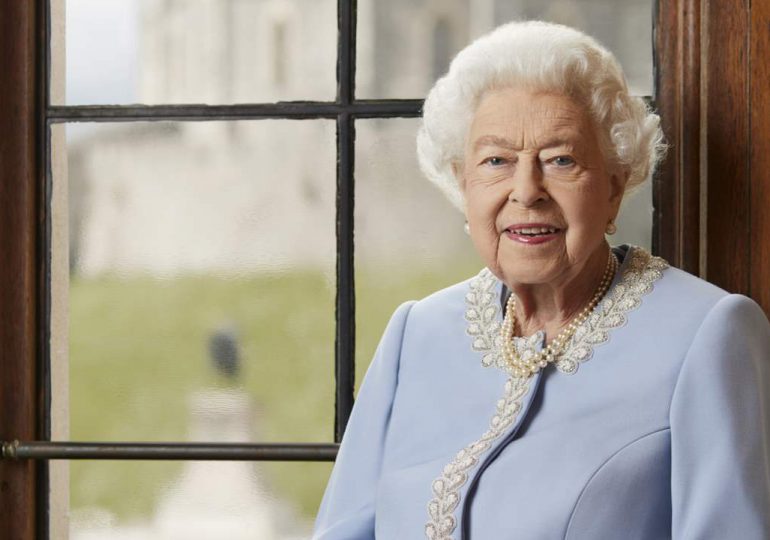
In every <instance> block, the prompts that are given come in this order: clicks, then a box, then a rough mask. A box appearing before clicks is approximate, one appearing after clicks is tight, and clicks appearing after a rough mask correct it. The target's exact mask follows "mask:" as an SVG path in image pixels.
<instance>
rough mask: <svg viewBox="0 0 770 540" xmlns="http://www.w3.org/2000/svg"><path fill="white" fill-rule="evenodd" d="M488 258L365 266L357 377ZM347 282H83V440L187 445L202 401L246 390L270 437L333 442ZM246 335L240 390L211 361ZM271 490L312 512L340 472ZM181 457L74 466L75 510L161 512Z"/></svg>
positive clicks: (284, 467)
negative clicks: (390, 340)
mask: <svg viewBox="0 0 770 540" xmlns="http://www.w3.org/2000/svg"><path fill="white" fill-rule="evenodd" d="M477 268H478V265H477V264H476V263H475V261H467V262H464V263H459V264H457V263H454V264H447V265H445V266H443V267H441V268H439V269H422V270H415V271H413V272H404V271H403V270H399V271H398V272H386V271H383V270H380V271H378V272H369V271H363V272H362V271H359V272H358V273H357V275H356V278H357V306H356V307H357V328H356V336H357V343H356V355H357V359H358V360H357V372H356V379H357V381H360V379H361V377H362V376H363V373H364V372H365V370H366V367H367V366H368V363H369V360H370V358H371V355H372V353H373V352H374V349H375V347H376V345H377V342H378V340H379V337H380V334H381V333H382V330H383V329H384V326H385V324H386V323H387V320H388V318H389V317H390V315H391V314H392V312H393V310H394V309H395V307H396V306H398V305H399V304H400V303H401V302H403V301H404V300H408V299H412V298H421V297H423V296H425V295H426V294H429V293H430V292H432V291H435V290H437V289H439V288H441V287H444V286H446V285H449V284H451V283H453V282H456V281H459V280H461V279H465V278H466V277H469V276H470V275H472V274H473V273H474V272H475V271H476V270H477ZM333 287H334V284H333V281H332V280H330V279H329V277H328V276H325V275H324V274H323V273H321V272H313V271H305V272H293V273H291V274H280V275H275V276H259V277H248V278H238V279H225V278H214V277H185V278H178V279H173V280H158V279H149V278H147V279H139V278H132V279H119V278H100V279H96V280H84V279H78V278H73V279H72V283H71V287H70V396H71V398H70V419H71V420H70V422H71V427H70V432H71V438H72V440H112V441H132V440H133V441H170V440H186V435H187V425H188V410H187V400H188V396H189V395H190V393H191V392H194V391H195V390H199V389H203V388H212V387H215V388H216V387H219V388H222V387H232V386H235V387H240V388H243V389H244V390H245V391H247V392H248V393H249V394H250V395H251V396H253V399H254V402H255V405H256V406H257V410H258V418H259V428H258V429H259V432H258V437H259V439H260V440H264V441H271V442H277V441H283V442H300V441H309V442H327V441H331V440H332V437H333V426H334V416H333V412H334V411H333V407H334V364H333V359H334V289H333ZM221 327H228V328H232V329H234V330H235V331H236V333H237V335H238V339H239V351H240V357H241V360H242V369H241V373H240V376H239V378H238V379H237V381H236V382H232V381H228V380H226V379H225V378H224V377H222V376H221V375H219V374H217V373H216V372H215V370H214V369H213V368H212V367H211V365H210V361H209V359H208V349H207V343H208V338H209V336H210V334H211V332H212V331H213V330H216V329H218V328H221ZM255 466H256V467H259V470H260V471H261V472H262V474H263V476H265V478H266V481H267V482H268V483H269V485H270V487H271V490H273V491H274V492H275V493H276V495H278V496H280V497H283V498H287V499H290V500H292V501H294V502H295V504H296V505H297V507H298V508H299V510H300V511H301V512H302V513H303V514H304V515H305V516H307V517H309V518H310V517H312V516H313V515H314V514H315V512H316V509H317V506H318V502H319V500H320V496H321V494H322V492H323V488H324V486H325V484H326V480H327V478H328V474H329V471H330V469H331V465H330V464H307V465H304V464H303V465H298V464H292V463H273V464H258V465H255ZM181 467H182V464H181V463H178V462H118V461H109V462H79V461H73V462H72V464H71V475H72V480H71V507H72V509H73V510H76V509H78V508H84V507H93V506H97V507H101V508H106V509H109V510H110V511H112V512H114V513H115V514H116V515H117V516H118V517H119V518H120V519H124V520H131V519H141V518H142V517H146V516H149V515H151V513H152V508H153V505H154V502H155V500H156V499H157V498H158V497H159V496H160V495H161V494H162V492H163V490H164V489H165V488H166V487H167V486H168V485H169V484H170V482H171V481H172V480H173V479H174V478H175V476H176V475H178V474H179V471H180V470H181Z"/></svg>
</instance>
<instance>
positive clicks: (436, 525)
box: [425, 377, 532, 540]
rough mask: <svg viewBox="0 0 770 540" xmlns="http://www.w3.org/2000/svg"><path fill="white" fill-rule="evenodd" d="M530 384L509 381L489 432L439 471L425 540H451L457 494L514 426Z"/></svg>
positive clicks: (434, 484) (429, 511) (434, 482)
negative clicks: (496, 444) (474, 469)
mask: <svg viewBox="0 0 770 540" xmlns="http://www.w3.org/2000/svg"><path fill="white" fill-rule="evenodd" d="M531 380H532V379H514V378H512V377H511V378H509V379H508V381H506V383H505V393H504V394H503V397H502V399H500V400H499V401H498V402H497V410H496V412H495V415H494V416H493V417H492V419H491V420H490V422H489V429H487V431H485V432H484V434H483V435H482V436H481V438H480V439H479V440H477V441H475V442H473V443H471V444H469V445H468V446H466V447H465V448H463V449H462V450H460V451H459V452H458V453H457V455H456V456H455V457H454V459H453V460H452V461H451V462H449V464H448V465H447V466H446V467H444V469H443V470H442V471H441V476H439V477H438V478H437V479H436V480H434V481H433V484H432V486H431V488H432V491H433V498H432V499H431V500H430V502H429V503H428V515H429V516H430V521H428V523H426V524H425V536H427V537H428V538H429V539H430V540H452V532H454V530H455V528H456V527H457V518H455V516H454V512H455V510H456V509H457V507H458V505H459V504H460V499H461V497H460V490H461V489H462V487H463V486H464V485H465V484H466V483H467V482H468V473H469V471H471V470H472V469H473V468H474V467H475V466H476V465H477V464H478V462H479V458H480V457H481V455H482V454H483V453H484V452H486V451H487V450H489V448H490V447H491V446H492V443H493V442H494V441H495V440H496V439H498V438H499V437H500V436H501V435H503V434H504V433H505V432H506V431H507V430H508V428H509V427H511V426H512V425H513V424H514V423H515V422H516V418H517V417H518V416H519V412H520V411H521V403H522V398H523V397H524V396H525V395H526V394H527V391H528V390H529V383H530V381H531Z"/></svg>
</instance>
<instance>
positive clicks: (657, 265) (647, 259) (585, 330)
mask: <svg viewBox="0 0 770 540" xmlns="http://www.w3.org/2000/svg"><path fill="white" fill-rule="evenodd" d="M667 267H668V263H667V262H666V261H664V260H663V259H661V258H659V257H653V256H652V255H650V254H649V253H648V252H647V251H645V250H644V249H642V248H639V247H631V248H630V250H629V252H628V254H627V255H626V261H624V264H623V268H622V270H621V279H620V280H619V281H618V283H616V284H615V285H614V286H613V287H612V289H611V290H610V292H609V293H608V295H607V297H606V298H604V299H603V300H602V301H601V302H600V303H599V305H598V306H597V307H596V309H595V310H594V313H593V314H592V315H591V316H590V317H588V319H586V320H585V321H584V322H583V323H582V324H581V325H580V326H578V328H577V330H576V331H575V334H574V335H573V336H572V338H571V339H570V341H569V342H568V343H567V345H566V346H565V347H564V349H563V351H562V353H561V354H560V355H559V358H558V359H557V361H556V368H557V369H558V370H559V371H561V372H563V373H567V374H570V375H571V374H573V373H575V372H576V371H577V369H578V366H579V364H580V363H582V362H585V361H586V360H588V359H589V358H591V356H592V355H593V349H594V347H595V346H596V345H599V344H601V343H604V342H606V341H607V340H609V335H610V331H611V330H612V329H614V328H618V327H620V326H624V325H625V324H626V320H627V317H626V314H627V313H628V312H629V311H631V310H633V309H636V308H637V307H639V305H640V304H641V303H642V297H643V296H644V295H645V294H647V293H649V292H650V291H652V288H653V284H654V283H655V281H657V280H658V279H660V278H661V276H662V275H663V270H665V269H666V268H667ZM499 284H500V282H499V281H498V279H497V278H496V277H495V276H494V274H492V272H490V271H489V269H487V268H484V269H483V270H482V271H481V272H479V274H478V275H477V276H476V277H475V278H473V279H472V280H471V283H470V291H469V292H468V294H466V295H465V302H466V305H467V309H466V311H465V319H466V321H467V322H468V326H467V329H466V332H467V334H468V335H469V336H471V338H473V340H472V343H471V346H472V348H473V350H474V351H476V352H479V353H481V365H483V366H484V367H489V366H496V367H498V368H499V369H502V370H503V371H505V372H507V373H509V374H510V368H509V366H508V365H507V364H506V362H505V359H504V358H503V355H502V353H501V350H502V336H501V335H500V326H501V320H500V318H501V317H500V311H501V309H500V299H499V294H498V291H499ZM536 337H537V338H538V339H534V338H536ZM541 340H542V334H541V333H537V334H534V335H533V336H531V337H530V339H528V340H526V343H527V346H529V347H534V346H536V345H537V344H539V342H540V341H541ZM521 344H522V340H517V342H516V345H517V347H518V346H519V345H521Z"/></svg>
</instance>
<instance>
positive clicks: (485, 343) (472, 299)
mask: <svg viewBox="0 0 770 540" xmlns="http://www.w3.org/2000/svg"><path fill="white" fill-rule="evenodd" d="M499 283H500V282H499V281H498V280H497V278H496V277H495V275H494V274H493V273H492V272H491V271H490V270H489V269H488V268H484V269H483V270H482V271H481V272H479V274H478V275H477V276H476V277H475V278H473V279H472V280H471V282H470V291H468V294H466V295H465V304H466V305H467V308H466V309H465V320H466V321H468V326H467V328H466V330H465V331H466V333H467V334H468V335H469V336H471V337H472V338H473V342H472V344H471V346H472V347H473V350H474V351H476V352H480V353H481V365H482V366H484V367H489V366H497V367H499V368H501V369H505V359H504V358H503V355H502V345H503V337H502V335H501V333H500V327H501V322H500V321H499V320H498V317H497V315H498V314H499V313H500V298H499V297H498V291H497V286H498V284H499Z"/></svg>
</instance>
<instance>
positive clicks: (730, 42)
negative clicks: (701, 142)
mask: <svg viewBox="0 0 770 540" xmlns="http://www.w3.org/2000/svg"><path fill="white" fill-rule="evenodd" d="M706 6H707V7H706V9H707V10H708V14H707V21H708V22H707V32H708V41H709V43H708V48H707V51H706V55H707V77H706V85H707V97H706V103H707V109H708V112H707V126H708V128H707V134H706V137H707V142H706V152H707V156H708V157H707V168H708V247H707V274H706V277H707V278H708V280H709V281H711V282H712V283H715V284H717V285H719V286H720V287H723V288H725V289H727V290H729V291H731V292H737V293H743V294H749V275H750V267H751V254H750V250H749V248H750V245H749V239H750V229H749V228H750V225H751V219H750V218H751V214H750V204H749V202H750V194H751V190H750V170H749V159H748V158H749V143H750V139H749V104H748V101H747V99H748V95H749V94H748V90H749V70H748V67H749V47H748V45H749V4H748V0H725V1H719V2H707V3H706ZM765 91H766V90H765Z"/></svg>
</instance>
